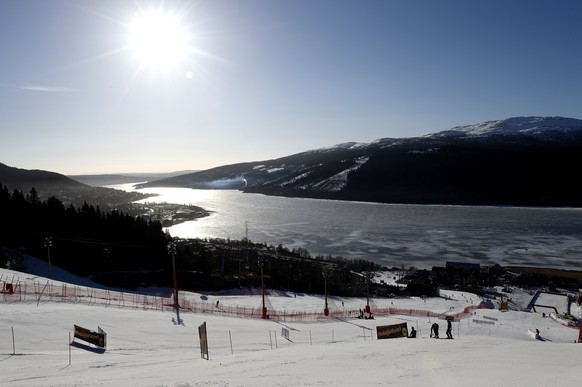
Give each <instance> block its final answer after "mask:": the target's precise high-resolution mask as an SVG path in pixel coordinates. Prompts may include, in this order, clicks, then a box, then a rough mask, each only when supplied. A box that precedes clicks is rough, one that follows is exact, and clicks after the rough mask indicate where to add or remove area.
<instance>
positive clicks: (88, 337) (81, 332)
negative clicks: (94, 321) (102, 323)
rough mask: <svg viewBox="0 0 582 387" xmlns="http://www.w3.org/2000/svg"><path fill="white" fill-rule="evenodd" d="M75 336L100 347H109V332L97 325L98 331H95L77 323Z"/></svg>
mask: <svg viewBox="0 0 582 387" xmlns="http://www.w3.org/2000/svg"><path fill="white" fill-rule="evenodd" d="M74 337H75V338H76V339H79V340H83V341H85V342H87V343H89V344H93V345H94V346H96V347H99V348H106V347H107V333H105V332H104V331H103V330H102V329H101V328H100V327H97V332H93V331H91V330H89V329H86V328H83V327H80V326H78V325H75V335H74Z"/></svg>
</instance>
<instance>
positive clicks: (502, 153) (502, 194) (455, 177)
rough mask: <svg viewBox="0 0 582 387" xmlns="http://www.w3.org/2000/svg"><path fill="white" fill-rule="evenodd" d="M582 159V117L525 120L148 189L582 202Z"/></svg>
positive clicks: (251, 166)
mask: <svg viewBox="0 0 582 387" xmlns="http://www.w3.org/2000/svg"><path fill="white" fill-rule="evenodd" d="M578 165H582V120H577V119H572V118H563V117H516V118H510V119H507V120H498V121H489V122H485V123H482V124H477V125H470V126H464V127H456V128H452V129H450V130H447V131H443V132H439V133H435V134H431V135H427V136H424V137H416V138H405V139H390V138H385V139H381V140H377V141H374V142H372V143H369V144H360V143H345V144H340V145H337V146H333V147H329V148H323V149H316V150H311V151H307V152H302V153H299V154H295V155H291V156H287V157H282V158H278V159H273V160H264V161H256V162H247V163H239V164H233V165H227V166H222V167H217V168H213V169H209V170H206V171H201V172H197V173H192V174H185V175H181V176H177V177H173V178H168V179H162V180H157V181H153V182H149V183H146V184H143V185H141V187H152V186H171V187H189V188H199V189H240V190H244V191H245V192H256V193H263V194H269V195H279V196H294V197H311V198H325V199H341V200H358V201H372V202H383V203H424V204H473V205H475V204H478V205H526V206H581V205H582V187H580V185H579V184H577V182H576V179H575V176H576V174H577V169H578V168H577V166H578Z"/></svg>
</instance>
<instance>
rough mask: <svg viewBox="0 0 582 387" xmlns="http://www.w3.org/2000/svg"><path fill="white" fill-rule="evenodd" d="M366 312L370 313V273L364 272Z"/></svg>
mask: <svg viewBox="0 0 582 387" xmlns="http://www.w3.org/2000/svg"><path fill="white" fill-rule="evenodd" d="M366 313H370V273H366Z"/></svg>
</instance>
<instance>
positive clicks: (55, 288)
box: [0, 281, 479, 322]
mask: <svg viewBox="0 0 582 387" xmlns="http://www.w3.org/2000/svg"><path fill="white" fill-rule="evenodd" d="M2 285H3V286H2V289H3V291H2V295H0V301H3V302H7V303H14V302H28V303H31V302H35V303H37V304H38V303H40V302H64V303H74V304H86V305H102V306H104V307H118V308H132V309H142V310H159V311H164V310H168V311H170V310H173V308H174V302H173V298H172V295H168V296H157V295H148V294H141V293H128V292H121V291H115V290H108V289H97V288H89V287H84V286H77V285H71V284H61V283H59V284H54V283H53V282H51V281H46V282H39V281H34V282H20V281H18V282H16V283H11V284H7V283H6V284H2ZM6 285H10V286H6ZM8 289H10V291H7V290H8ZM179 305H180V311H181V312H183V313H198V314H200V313H206V314H213V315H222V316H231V317H240V318H256V319H260V318H262V307H261V306H259V305H258V306H257V307H249V306H238V305H225V304H221V305H220V307H218V306H217V305H216V304H214V303H213V302H205V301H197V300H195V299H194V298H193V297H189V296H188V295H187V294H183V293H182V294H181V295H180V297H179ZM478 308H479V307H477V306H469V307H466V308H465V309H464V310H463V311H462V312H458V313H449V312H447V313H439V312H434V311H428V310H420V309H401V308H377V307H376V306H375V305H374V304H372V309H371V312H372V314H373V315H374V316H377V317H379V316H389V315H399V316H411V317H433V318H439V317H441V318H444V317H445V316H450V317H454V318H460V317H464V316H466V315H467V314H469V313H470V312H471V310H474V309H478ZM358 316H360V313H359V311H358V310H340V309H339V308H331V310H329V315H328V316H325V315H324V313H323V307H322V310H321V311H288V310H275V309H274V308H273V307H272V305H271V304H270V303H268V318H269V319H271V320H275V321H284V322H317V321H329V320H334V319H351V318H357V317H358Z"/></svg>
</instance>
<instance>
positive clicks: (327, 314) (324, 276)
mask: <svg viewBox="0 0 582 387" xmlns="http://www.w3.org/2000/svg"><path fill="white" fill-rule="evenodd" d="M321 274H322V275H323V283H324V292H325V309H324V310H323V315H324V316H329V308H328V307H327V272H326V271H325V269H324V270H323V272H322V273H321Z"/></svg>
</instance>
